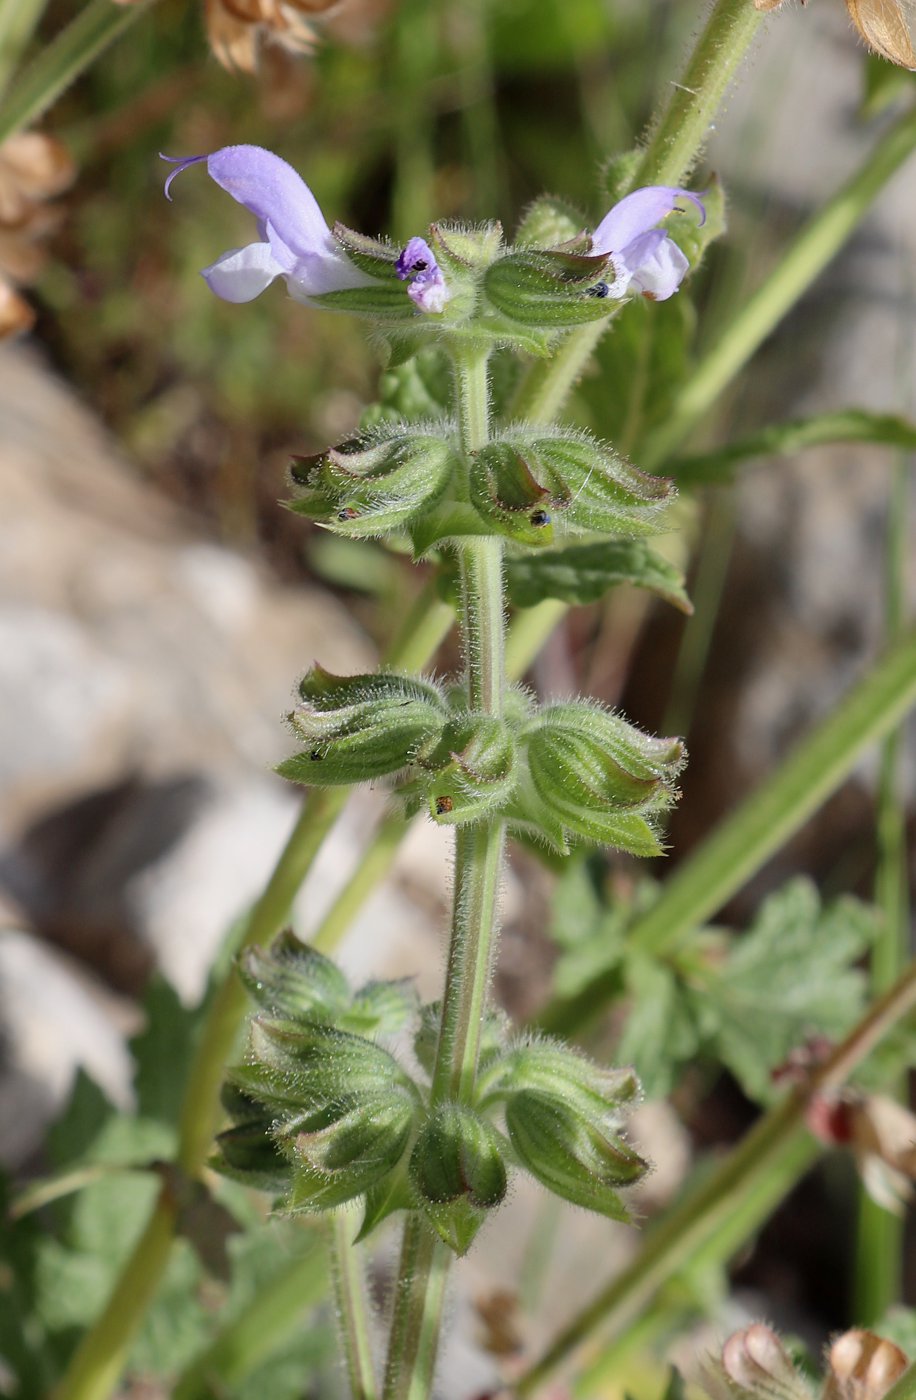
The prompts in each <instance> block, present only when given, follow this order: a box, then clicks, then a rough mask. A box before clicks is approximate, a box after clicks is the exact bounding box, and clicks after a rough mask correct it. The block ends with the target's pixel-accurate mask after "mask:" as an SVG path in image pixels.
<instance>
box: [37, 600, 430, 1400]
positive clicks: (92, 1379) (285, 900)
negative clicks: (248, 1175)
mask: <svg viewBox="0 0 916 1400" xmlns="http://www.w3.org/2000/svg"><path fill="white" fill-rule="evenodd" d="M411 617H412V618H413V622H414V626H413V627H412V628H411V629H409V630H405V631H402V632H401V634H400V635H399V637H398V638H397V639H396V640H395V643H394V644H393V645H392V647H391V648H390V650H389V652H388V655H387V657H386V660H387V663H388V664H389V665H390V666H393V667H403V668H404V669H405V670H414V669H417V670H419V669H420V668H421V667H422V666H423V665H424V664H426V662H428V661H429V659H430V658H431V656H432V654H433V653H434V652H435V650H436V647H437V646H438V644H439V642H440V641H441V640H442V637H443V635H444V632H445V630H446V629H445V624H446V623H447V622H448V621H449V619H450V611H449V610H448V609H445V608H443V605H442V604H441V602H440V601H439V600H438V598H437V595H436V592H435V587H434V586H433V585H432V584H431V585H430V586H429V587H428V588H427V589H426V590H425V591H424V593H423V594H422V595H421V598H420V599H419V600H418V604H417V607H416V608H415V609H414V610H413V612H412V614H411ZM424 648H426V649H428V650H426V651H424V650H423V649H424ZM346 797H347V794H346V790H345V789H343V788H325V789H321V788H315V789H313V790H312V792H311V793H310V794H309V798H308V801H307V802H306V803H305V805H304V807H303V809H302V812H301V814H300V816H299V819H298V821H297V822H296V824H295V826H294V828H293V830H292V832H291V834H290V836H289V838H288V840H287V843H286V846H285V847H284V849H283V851H282V852H281V854H280V857H279V860H278V861H277V864H276V866H275V867H274V871H273V873H272V875H271V877H270V879H269V881H268V883H267V885H266V886H265V889H264V891H263V893H262V894H261V895H260V897H259V898H258V900H257V901H256V903H255V904H254V906H253V907H252V910H251V912H250V914H249V915H248V918H247V920H246V923H245V928H244V932H243V935H242V940H241V946H242V947H247V946H251V945H254V944H266V943H269V942H270V940H271V939H272V938H274V937H275V935H276V934H277V933H279V931H280V929H281V928H282V927H283V925H284V923H285V922H286V921H287V919H288V918H289V913H290V909H291V908H292V904H293V900H294V899H295V897H296V894H297V893H298V891H299V889H300V887H301V885H302V882H303V881H304V879H305V877H306V875H307V874H308V872H309V870H310V869H311V867H312V864H313V862H314V860H315V857H316V855H317V854H318V851H319V850H320V849H321V846H322V843H323V842H324V840H325V838H326V836H327V835H328V832H329V831H330V830H331V827H332V826H333V825H334V822H335V821H336V820H337V817H338V816H339V815H340V812H341V811H342V810H343V806H344V804H345V802H346ZM330 943H331V940H330V938H328V937H326V938H325V940H324V946H325V948H326V949H327V948H328V947H329V946H330ZM247 1010H248V998H247V996H246V994H245V991H244V989H243V987H242V984H241V982H240V981H239V979H238V978H237V977H236V976H235V973H234V971H230V972H229V974H228V975H227V976H226V977H225V978H224V979H223V981H222V982H221V983H220V985H219V986H218V987H217V989H216V991H215V993H214V996H213V1000H212V1002H211V1005H210V1008H209V1010H208V1012H207V1015H206V1017H205V1020H204V1024H203V1026H202V1028H201V1035H200V1039H199V1041H198V1044H197V1047H196V1050H195V1054H194V1058H193V1061H192V1063H191V1068H190V1071H189V1074H188V1080H187V1084H186V1086H185V1092H184V1100H183V1104H182V1112H181V1121H180V1127H179V1145H178V1154H177V1160H178V1163H179V1165H180V1166H181V1168H182V1169H183V1170H184V1171H185V1172H186V1173H187V1174H188V1175H189V1176H196V1175H197V1174H198V1173H199V1172H200V1170H201V1168H202V1167H203V1165H204V1163H205V1161H206V1158H207V1154H208V1152H209V1150H210V1144H211V1143H212V1141H213V1137H214V1135H215V1133H216V1130H217V1127H218V1124H219V1119H220V1104H219V1091H220V1086H221V1084H222V1080H223V1075H224V1073H225V1068H226V1065H227V1063H228V1061H229V1058H230V1056H231V1055H232V1053H233V1050H234V1048H235V1046H236V1044H237V1041H238V1036H239V1030H240V1027H241V1025H242V1022H243V1020H244V1017H245V1013H246V1011H247ZM176 1226H177V1213H176V1210H175V1208H174V1205H173V1203H172V1201H171V1200H170V1198H169V1196H168V1194H167V1193H165V1192H163V1193H162V1194H161V1196H160V1198H159V1200H158V1201H157V1203H156V1206H155V1208H154V1210H153V1214H152V1215H151V1217H150V1221H149V1224H148V1226H147V1229H146V1231H145V1232H144V1233H143V1235H141V1237H140V1239H139V1240H138V1242H137V1244H136V1245H135V1247H134V1250H133V1252H132V1253H131V1256H130V1258H129V1259H128V1261H127V1263H126V1264H125V1266H124V1269H123V1270H122V1273H121V1275H120V1276H119V1278H118V1280H117V1281H116V1283H115V1285H114V1288H113V1290H112V1293H111V1297H110V1298H109V1301H108V1303H107V1304H106V1306H105V1308H104V1309H103V1310H102V1312H101V1313H100V1314H99V1316H98V1317H97V1318H96V1320H95V1322H94V1323H93V1325H92V1327H91V1328H90V1329H89V1331H88V1332H86V1333H85V1334H84V1336H83V1338H82V1340H81V1342H80V1344H79V1346H78V1347H77V1350H76V1351H75V1352H74V1354H73V1357H72V1358H71V1360H70V1364H69V1366H68V1368H67V1371H66V1373H65V1375H64V1377H63V1379H62V1381H61V1383H60V1385H59V1387H58V1388H57V1390H56V1391H55V1397H54V1400H107V1397H108V1396H110V1395H111V1393H112V1391H113V1389H114V1387H115V1385H116V1384H117V1381H118V1378H119V1376H120V1374H121V1372H122V1370H123V1368H124V1365H125V1363H126V1360H127V1356H128V1353H129V1351H130V1347H131V1345H132V1343H133V1340H134V1337H135V1336H136V1333H137V1331H138V1329H139V1327H140V1325H141V1323H142V1321H143V1318H144V1315H145V1313H146V1310H147V1308H148V1307H149V1305H150V1303H151V1302H152V1299H153V1296H154V1294H155V1291H156V1287H157V1286H158V1283H159V1280H160V1279H161V1277H162V1273H163V1271H164V1269H165V1266H166V1263H167V1262H168V1255H169V1248H170V1245H171V1241H172V1239H173V1238H174V1235H175V1230H176ZM135 1277H139V1278H142V1279H143V1287H142V1288H140V1287H135V1286H133V1285H132V1284H131V1283H130V1280H132V1279H133V1278H135Z"/></svg>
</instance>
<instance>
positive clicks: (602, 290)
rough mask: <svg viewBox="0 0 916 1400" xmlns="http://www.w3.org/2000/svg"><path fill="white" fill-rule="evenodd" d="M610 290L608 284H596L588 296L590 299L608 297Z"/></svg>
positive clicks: (589, 290) (590, 289)
mask: <svg viewBox="0 0 916 1400" xmlns="http://www.w3.org/2000/svg"><path fill="white" fill-rule="evenodd" d="M610 290H611V289H610V287H609V286H608V284H607V283H606V282H596V283H595V285H594V287H589V289H588V293H587V295H588V296H590V297H606V296H608V295H609V293H610Z"/></svg>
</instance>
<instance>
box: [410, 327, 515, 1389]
mask: <svg viewBox="0 0 916 1400" xmlns="http://www.w3.org/2000/svg"><path fill="white" fill-rule="evenodd" d="M454 368H455V395H456V399H457V407H458V421H459V426H460V430H461V443H462V447H463V449H464V451H465V453H466V454H470V453H473V452H475V451H477V450H478V449H479V448H481V447H482V446H483V445H484V444H485V443H486V442H487V440H488V438H489V432H490V427H489V386H488V382H487V354H486V351H484V350H481V349H479V348H477V347H474V346H470V347H463V348H462V349H461V350H459V351H458V352H456V355H455V366H454ZM455 552H456V553H457V555H458V564H459V570H460V575H461V613H462V635H463V640H464V657H465V670H466V675H467V687H468V703H469V707H470V709H471V710H476V711H478V712H483V713H485V714H491V715H498V714H500V713H501V712H502V707H503V693H504V691H505V685H506V676H505V605H504V601H503V581H502V543H501V541H500V540H498V539H497V538H494V537H480V538H478V537H472V538H470V539H462V540H459V541H456V543H455ZM504 843H505V838H504V829H503V823H502V822H501V821H492V820H482V821H479V822H476V823H468V824H467V825H466V826H461V827H458V828H457V829H456V833H455V885H454V893H453V897H452V898H453V906H452V907H453V913H452V929H451V942H450V946H449V957H448V969H447V972H446V983H445V992H444V994H443V998H442V1018H441V1021H440V1026H439V1040H438V1045H437V1049H436V1059H435V1065H434V1068H433V1078H432V1089H431V1093H430V1102H431V1104H432V1105H435V1104H438V1103H442V1102H443V1101H444V1100H456V1099H457V1100H458V1101H460V1102H464V1103H467V1102H468V1101H469V1100H470V1098H471V1096H472V1091H473V1087H474V1078H475V1075H476V1073H477V1060H478V1054H479V1049H480V1033H481V1028H482V1025H483V1017H484V1013H485V1010H486V999H487V991H488V989H489V984H490V973H491V966H492V959H493V948H494V945H495V941H496V936H497V932H498V928H499V909H498V904H499V885H500V876H501V873H502V866H503V851H504ZM448 1262H449V1255H448V1251H447V1249H446V1246H445V1245H443V1244H442V1243H441V1242H440V1241H438V1240H437V1239H436V1238H435V1237H434V1236H433V1234H432V1231H431V1229H430V1227H429V1226H428V1225H426V1224H425V1222H423V1221H422V1220H421V1219H420V1218H419V1216H418V1215H417V1214H416V1213H413V1214H411V1215H409V1216H408V1220H407V1224H406V1225H405V1227H404V1238H403V1243H402V1246H401V1262H400V1270H399V1274H398V1280H397V1284H396V1287H395V1295H394V1311H393V1317H392V1324H391V1335H390V1340H389V1349H388V1365H387V1370H386V1375H385V1388H384V1392H383V1400H427V1397H428V1396H429V1395H430V1393H431V1389H432V1383H433V1375H434V1372H435V1363H436V1350H437V1338H438V1332H439V1325H440V1320H441V1314H442V1303H443V1298H444V1292H445V1278H446V1271H447V1268H448Z"/></svg>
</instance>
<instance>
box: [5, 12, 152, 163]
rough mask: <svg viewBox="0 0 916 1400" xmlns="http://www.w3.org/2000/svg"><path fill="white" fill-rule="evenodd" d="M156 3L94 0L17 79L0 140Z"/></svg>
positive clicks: (37, 114) (40, 111) (32, 117)
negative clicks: (117, 3) (120, 2)
mask: <svg viewBox="0 0 916 1400" xmlns="http://www.w3.org/2000/svg"><path fill="white" fill-rule="evenodd" d="M154 3H155V0H137V3H135V4H131V5H115V4H113V3H112V0H89V3H88V4H87V5H86V6H85V7H84V8H83V9H81V10H80V12H79V14H78V15H77V16H76V18H75V19H73V20H71V22H70V23H69V24H68V25H67V27H66V29H62V30H61V32H60V33H59V34H57V35H55V37H54V38H53V39H52V40H51V42H50V44H46V45H45V47H44V48H42V49H41V51H40V52H39V54H38V56H37V57H36V58H35V59H34V61H33V62H32V63H31V64H30V65H29V66H28V67H27V68H26V69H25V70H24V72H23V73H22V74H21V75H20V77H19V80H18V81H17V82H16V83H14V84H13V87H12V88H11V89H10V92H9V94H8V95H7V98H6V101H5V102H4V103H3V108H2V110H0V141H5V140H6V138H7V137H8V136H12V134H13V132H15V131H18V130H19V129H20V127H24V126H28V125H29V124H30V123H31V122H35V121H37V120H38V118H39V117H40V116H42V114H43V113H44V112H46V111H47V110H48V108H49V107H50V106H51V105H52V103H54V102H56V101H57V99H58V97H60V95H61V93H63V92H66V90H67V88H68V87H69V86H70V84H71V83H73V82H75V81H76V79H77V78H78V77H79V76H80V74H81V73H83V72H85V70H86V69H87V68H88V67H89V66H90V64H92V63H94V62H95V60H96V59H97V58H98V56H99V54H101V53H103V52H104V51H105V49H107V48H108V45H109V44H111V43H113V42H114V40H115V39H117V38H119V37H120V35H121V34H123V33H124V31H125V30H126V29H129V28H130V26H131V25H132V24H134V23H135V22H136V21H137V20H138V19H139V18H140V16H141V14H143V13H144V12H145V11H146V10H148V9H149V7H150V6H151V5H152V4H154Z"/></svg>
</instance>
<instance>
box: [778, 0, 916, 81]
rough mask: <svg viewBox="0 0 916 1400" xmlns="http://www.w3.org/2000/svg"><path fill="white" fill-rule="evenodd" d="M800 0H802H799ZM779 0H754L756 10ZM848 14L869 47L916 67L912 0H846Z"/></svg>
mask: <svg viewBox="0 0 916 1400" xmlns="http://www.w3.org/2000/svg"><path fill="white" fill-rule="evenodd" d="M801 2H802V4H803V5H804V4H805V3H806V0H801ZM782 3H783V0H754V6H755V8H756V9H758V10H776V9H778V8H779V6H780V5H781V4H782ZM846 8H847V10H848V11H849V18H850V19H851V20H852V22H853V24H854V25H855V27H856V29H857V31H858V33H859V35H860V37H861V38H862V39H864V40H865V42H866V44H867V45H868V47H869V48H870V49H874V51H875V53H878V54H880V55H881V57H882V58H886V59H887V60H888V62H890V63H896V64H898V66H899V67H901V68H910V69H914V70H916V47H914V30H916V0H846Z"/></svg>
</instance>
